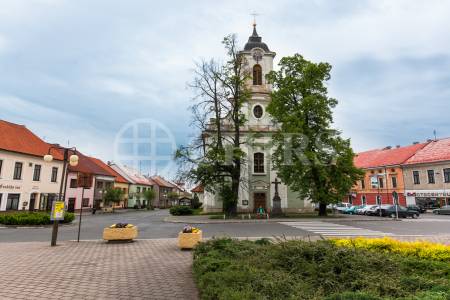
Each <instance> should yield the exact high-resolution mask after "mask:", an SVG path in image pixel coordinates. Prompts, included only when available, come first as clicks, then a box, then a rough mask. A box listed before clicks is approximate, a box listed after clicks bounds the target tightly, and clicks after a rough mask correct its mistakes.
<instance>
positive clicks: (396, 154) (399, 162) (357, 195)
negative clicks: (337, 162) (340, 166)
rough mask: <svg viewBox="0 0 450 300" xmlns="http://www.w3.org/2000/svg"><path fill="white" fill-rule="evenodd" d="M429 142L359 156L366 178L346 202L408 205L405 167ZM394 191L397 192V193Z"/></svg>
mask: <svg viewBox="0 0 450 300" xmlns="http://www.w3.org/2000/svg"><path fill="white" fill-rule="evenodd" d="M426 145H427V143H415V144H413V145H409V146H405V147H400V146H397V147H395V148H391V147H386V148H384V149H376V150H370V151H365V152H361V153H358V154H357V155H356V157H355V159H354V163H355V166H356V167H359V168H361V169H363V170H364V172H365V174H364V177H363V178H362V179H361V180H360V181H359V182H358V183H357V185H355V186H354V187H353V189H352V191H351V193H350V194H349V195H348V198H347V199H345V200H344V201H347V202H350V203H353V204H356V205H360V204H380V203H381V204H394V203H395V200H394V194H396V196H397V197H398V198H397V199H398V203H399V204H401V205H405V204H406V197H405V183H404V175H403V164H404V163H405V162H406V161H407V160H408V159H409V158H411V157H412V156H413V155H414V154H416V153H417V152H418V151H419V150H420V149H422V148H423V147H425V146H426ZM394 192H395V193H394Z"/></svg>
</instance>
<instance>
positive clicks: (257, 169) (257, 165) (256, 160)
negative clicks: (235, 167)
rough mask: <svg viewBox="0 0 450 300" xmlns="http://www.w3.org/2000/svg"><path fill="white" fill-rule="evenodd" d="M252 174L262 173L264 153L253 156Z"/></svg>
mask: <svg viewBox="0 0 450 300" xmlns="http://www.w3.org/2000/svg"><path fill="white" fill-rule="evenodd" d="M253 173H264V153H261V152H257V153H254V154H253Z"/></svg>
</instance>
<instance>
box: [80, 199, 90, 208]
mask: <svg viewBox="0 0 450 300" xmlns="http://www.w3.org/2000/svg"><path fill="white" fill-rule="evenodd" d="M81 205H83V207H88V206H89V198H83V201H81Z"/></svg>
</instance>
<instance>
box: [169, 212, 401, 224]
mask: <svg viewBox="0 0 450 300" xmlns="http://www.w3.org/2000/svg"><path fill="white" fill-rule="evenodd" d="M209 217H211V215H196V216H168V217H165V218H164V221H165V222H170V223H185V224H225V223H269V222H275V223H277V222H299V221H305V222H307V221H311V222H315V221H321V222H324V221H325V222H326V221H329V222H335V221H355V222H360V221H396V220H395V219H389V218H379V217H370V216H360V215H344V214H336V215H329V216H328V217H326V218H320V217H306V216H305V217H301V218H271V219H248V218H245V219H239V218H236V219H210V218H209Z"/></svg>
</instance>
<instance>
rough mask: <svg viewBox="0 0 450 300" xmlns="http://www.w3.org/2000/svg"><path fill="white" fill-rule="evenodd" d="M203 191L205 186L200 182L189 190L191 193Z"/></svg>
mask: <svg viewBox="0 0 450 300" xmlns="http://www.w3.org/2000/svg"><path fill="white" fill-rule="evenodd" d="M204 191H205V188H204V187H203V186H202V185H201V184H199V185H197V186H196V187H195V188H193V189H192V190H191V192H193V193H203V192H204Z"/></svg>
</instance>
